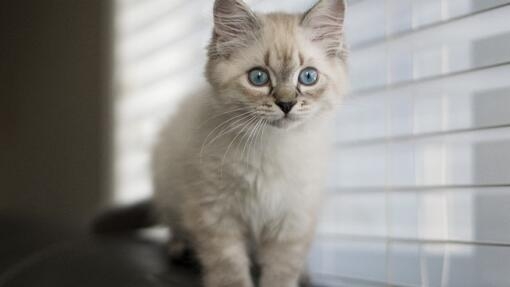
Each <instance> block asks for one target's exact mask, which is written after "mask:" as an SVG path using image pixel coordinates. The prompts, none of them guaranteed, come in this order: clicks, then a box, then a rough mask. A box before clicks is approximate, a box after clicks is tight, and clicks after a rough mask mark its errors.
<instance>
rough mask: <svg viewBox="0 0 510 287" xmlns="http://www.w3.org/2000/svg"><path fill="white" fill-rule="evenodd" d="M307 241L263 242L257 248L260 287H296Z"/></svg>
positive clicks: (300, 273)
mask: <svg viewBox="0 0 510 287" xmlns="http://www.w3.org/2000/svg"><path fill="white" fill-rule="evenodd" d="M307 250H308V239H295V240H292V239H287V240H273V241H268V242H265V243H264V244H263V245H261V246H259V251H258V254H259V261H260V264H261V266H262V277H261V280H260V286H261V287H297V286H298V285H299V281H300V277H301V275H302V273H303V270H304V265H305V259H306V254H307Z"/></svg>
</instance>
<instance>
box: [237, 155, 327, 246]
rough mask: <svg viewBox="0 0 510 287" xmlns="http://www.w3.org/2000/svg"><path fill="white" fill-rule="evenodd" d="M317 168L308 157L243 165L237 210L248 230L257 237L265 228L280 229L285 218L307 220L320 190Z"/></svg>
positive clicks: (299, 220)
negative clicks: (250, 165) (241, 186)
mask: <svg viewBox="0 0 510 287" xmlns="http://www.w3.org/2000/svg"><path fill="white" fill-rule="evenodd" d="M311 165H313V168H312V166H311ZM309 168H310V170H309ZM320 169H321V167H320V165H319V164H317V163H313V162H312V161H310V160H304V159H301V161H297V160H295V161H292V162H289V160H286V161H281V160H279V159H276V158H273V159H266V160H265V162H264V163H262V164H261V165H260V166H258V167H251V168H246V169H245V170H244V171H243V174H242V177H243V181H244V182H245V184H244V185H243V186H244V189H243V190H240V192H239V193H238V194H239V196H240V200H239V202H240V203H241V204H240V205H239V206H238V212H239V214H241V217H242V218H243V220H244V221H245V223H246V224H247V226H248V229H249V231H250V233H251V234H252V235H253V236H254V237H255V238H260V236H261V235H262V234H263V233H264V232H267V231H268V230H271V231H272V232H279V231H280V230H281V228H282V226H283V224H285V223H286V221H293V222H305V221H306V220H308V217H309V216H310V213H312V212H313V209H314V207H315V206H316V204H317V202H318V200H319V198H320V194H321V192H322V190H321V189H322V188H321V186H322V183H321V182H320V176H319V174H318V173H320V172H319V170H320Z"/></svg>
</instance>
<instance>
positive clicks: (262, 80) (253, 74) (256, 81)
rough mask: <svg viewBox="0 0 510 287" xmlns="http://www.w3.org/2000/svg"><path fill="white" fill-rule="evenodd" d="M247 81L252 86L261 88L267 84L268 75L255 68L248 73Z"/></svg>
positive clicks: (262, 70)
mask: <svg viewBox="0 0 510 287" xmlns="http://www.w3.org/2000/svg"><path fill="white" fill-rule="evenodd" d="M248 79H249V80H250V83H251V84H252V85H254V86H257V87H261V86H265V85H267V83H269V75H268V74H267V72H266V71H265V70H264V69H262V68H255V69H252V70H251V71H249V72H248Z"/></svg>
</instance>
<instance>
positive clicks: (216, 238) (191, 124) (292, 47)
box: [153, 0, 346, 287]
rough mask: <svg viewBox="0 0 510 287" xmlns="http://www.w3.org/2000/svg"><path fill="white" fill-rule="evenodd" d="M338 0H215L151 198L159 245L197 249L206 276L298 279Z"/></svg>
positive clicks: (311, 214)
mask: <svg viewBox="0 0 510 287" xmlns="http://www.w3.org/2000/svg"><path fill="white" fill-rule="evenodd" d="M344 10H345V4H344V2H343V0H322V1H320V2H318V3H317V4H316V5H315V6H314V7H312V8H311V9H310V10H309V11H308V12H306V13H305V14H302V15H291V14H283V13H272V14H256V13H254V12H252V11H251V10H250V8H249V7H248V6H247V5H246V4H245V3H243V2H242V1H241V0H216V2H215V5H214V32H213V37H212V40H211V43H210V45H209V48H208V52H209V53H208V63H207V67H206V78H207V80H208V85H207V87H206V88H204V90H203V91H202V92H201V93H197V94H196V95H194V96H192V97H189V98H187V99H186V100H185V101H184V103H183V104H182V106H181V107H180V109H179V111H178V113H177V114H176V115H175V116H174V117H173V118H172V119H171V120H170V121H169V122H168V124H167V125H166V126H165V127H164V129H163V130H162V133H161V135H160V138H159V141H158V143H157V145H156V147H155V151H154V156H153V174H154V185H155V197H154V205H155V206H156V207H157V210H158V213H159V215H160V216H161V217H162V219H163V220H164V221H165V223H167V224H168V225H169V227H170V228H171V230H172V240H171V242H170V243H169V244H170V246H169V250H170V252H171V253H173V254H174V255H176V254H177V253H179V252H181V251H184V250H185V249H186V248H192V249H193V250H194V252H195V253H196V254H197V256H198V259H199V261H200V264H201V266H202V269H203V271H204V281H205V286H207V287H220V286H221V287H224V286H236V287H237V286H238V287H251V286H253V285H254V284H253V282H252V279H251V278H250V265H251V262H252V260H253V263H254V264H257V265H258V266H260V268H261V279H260V286H262V287H272V286H274V287H296V286H297V285H298V280H299V277H300V275H301V273H302V272H303V269H304V263H305V260H306V255H307V251H308V248H309V245H310V241H311V239H312V237H313V234H314V227H315V223H316V220H317V211H318V208H319V206H320V201H321V190H322V189H323V185H324V177H325V175H326V173H327V170H326V165H327V162H328V159H329V157H330V156H331V153H330V151H329V146H330V143H331V140H330V138H329V137H330V136H331V134H332V133H333V131H332V124H331V122H332V120H331V119H332V115H333V114H334V108H335V107H336V106H337V105H338V103H339V101H340V100H341V97H342V95H343V94H344V90H345V86H346V72H345V58H344V40H343V32H342V31H343V28H342V26H343V18H344Z"/></svg>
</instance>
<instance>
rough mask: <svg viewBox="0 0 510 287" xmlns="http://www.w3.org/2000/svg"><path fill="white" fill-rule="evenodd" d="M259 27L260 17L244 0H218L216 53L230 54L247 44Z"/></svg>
mask: <svg viewBox="0 0 510 287" xmlns="http://www.w3.org/2000/svg"><path fill="white" fill-rule="evenodd" d="M259 28H260V22H259V19H258V18H257V16H256V15H255V14H254V13H253V12H252V11H251V9H250V8H249V7H248V6H247V5H246V4H245V3H244V2H243V1H242V0H216V2H215V3H214V36H213V41H214V42H215V45H216V53H219V54H220V55H224V56H228V55H229V54H230V53H232V52H233V51H234V50H236V49H238V48H240V47H242V46H246V45H247V42H248V41H249V40H250V39H251V38H253V37H254V35H255V33H256V31H257V30H258V29H259Z"/></svg>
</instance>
